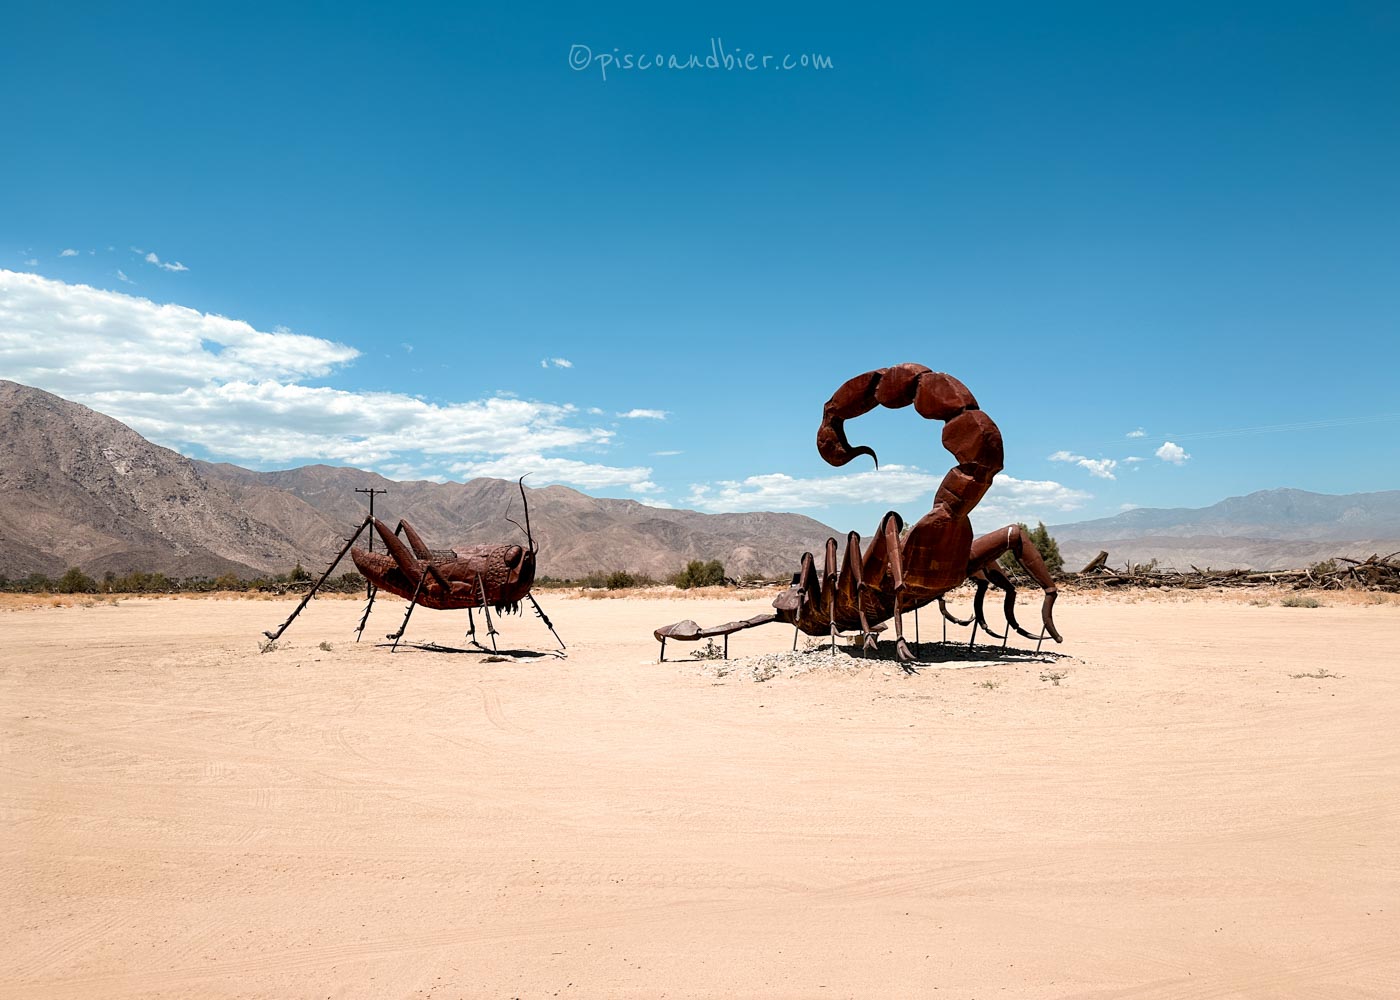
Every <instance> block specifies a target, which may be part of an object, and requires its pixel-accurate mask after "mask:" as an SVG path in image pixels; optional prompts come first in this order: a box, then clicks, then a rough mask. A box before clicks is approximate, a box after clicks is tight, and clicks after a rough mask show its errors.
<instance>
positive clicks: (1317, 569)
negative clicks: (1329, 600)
mask: <svg viewBox="0 0 1400 1000" xmlns="http://www.w3.org/2000/svg"><path fill="white" fill-rule="evenodd" d="M1308 572H1309V573H1311V574H1312V575H1313V576H1327V575H1328V574H1329V573H1335V572H1337V560H1335V559H1324V560H1322V562H1315V563H1313V564H1312V565H1311V566H1309V567H1308Z"/></svg>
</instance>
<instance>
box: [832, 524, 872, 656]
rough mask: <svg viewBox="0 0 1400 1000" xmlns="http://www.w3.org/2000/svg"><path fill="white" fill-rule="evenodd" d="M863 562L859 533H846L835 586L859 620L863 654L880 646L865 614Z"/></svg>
mask: <svg viewBox="0 0 1400 1000" xmlns="http://www.w3.org/2000/svg"><path fill="white" fill-rule="evenodd" d="M864 562H865V559H864V557H863V556H862V555H861V552H860V534H859V533H858V532H855V531H852V532H850V533H849V534H847V535H846V553H845V555H843V556H842V557H841V576H840V578H839V579H838V580H837V583H836V586H837V590H838V591H839V592H840V595H841V597H842V598H843V600H844V601H846V602H848V603H849V604H850V605H854V606H855V609H856V618H857V620H858V621H859V622H860V633H861V639H862V642H861V652H862V653H863V654H864V653H871V652H875V651H876V650H878V649H879V648H880V647H879V644H878V643H877V642H876V641H875V633H874V632H872V631H870V621H869V619H868V618H866V616H865V575H864V571H863V569H862V566H863V564H864ZM848 613H849V612H848Z"/></svg>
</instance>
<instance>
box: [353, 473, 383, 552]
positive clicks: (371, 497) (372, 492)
mask: <svg viewBox="0 0 1400 1000" xmlns="http://www.w3.org/2000/svg"><path fill="white" fill-rule="evenodd" d="M355 492H356V493H366V494H368V495H369V516H370V517H374V498H375V496H377V495H382V494H384V493H388V492H389V491H388V490H374V489H370V490H362V489H358V488H357V489H356V490H355ZM369 550H370V551H371V552H373V551H374V532H373V531H371V532H370V533H369Z"/></svg>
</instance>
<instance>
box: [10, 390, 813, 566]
mask: <svg viewBox="0 0 1400 1000" xmlns="http://www.w3.org/2000/svg"><path fill="white" fill-rule="evenodd" d="M356 487H375V488H378V489H386V490H388V491H389V492H388V494H387V495H385V496H382V497H379V498H378V499H377V501H376V505H375V512H376V513H377V514H379V516H380V517H381V519H383V520H385V521H387V522H388V523H390V524H391V525H392V524H395V523H396V522H397V520H398V519H399V518H400V517H405V518H407V519H409V520H410V521H412V522H413V523H414V526H415V527H417V528H418V529H419V531H420V532H421V533H422V534H423V536H424V537H425V538H426V539H427V540H428V542H429V544H431V545H433V546H434V547H452V546H457V545H461V544H467V543H472V542H490V541H507V540H513V539H516V538H518V537H519V532H518V531H517V529H516V528H515V527H513V526H512V525H511V524H509V523H508V522H507V521H506V520H505V518H506V516H507V515H508V514H509V515H511V516H513V517H515V519H516V520H517V521H522V522H523V520H524V519H523V517H522V516H521V504H520V494H519V491H518V490H517V488H516V485H515V484H514V483H510V482H505V481H502V480H499V479H475V480H472V481H471V482H468V483H430V482H407V483H396V482H394V481H392V480H389V479H385V478H384V477H382V476H379V475H376V474H375V473H372V472H365V471H362V470H359V469H351V468H334V467H331V466H325V465H312V466H306V467H304V468H299V469H290V470H287V471H283V472H253V471H250V470H248V469H243V468H240V467H238V466H235V465H227V464H213V463H209V462H200V461H195V460H191V459H189V458H186V457H185V456H183V455H180V454H178V453H176V452H174V451H171V450H170V449H168V448H162V447H159V446H158V445H154V444H152V443H151V442H149V441H147V440H146V439H145V438H143V437H141V436H140V435H139V434H137V433H136V432H135V431H133V430H132V429H131V428H129V427H127V426H125V425H124V424H121V423H119V422H118V421H116V420H113V419H112V418H110V417H107V416H104V415H103V414H100V413H97V412H96V411H94V410H90V409H88V408H87V407H85V406H81V405H79V404H77V403H73V402H70V401H68V400H65V399H62V398H60V397H58V396H54V395H52V394H50V393H47V392H43V391H42V390H39V389H33V388H30V387H28V386H23V385H19V384H17V383H14V382H5V381H0V574H4V575H7V576H11V577H17V576H23V575H25V574H27V573H30V572H41V573H46V574H50V575H53V574H57V573H61V572H62V571H63V570H64V569H65V568H66V567H68V566H80V567H81V568H82V569H84V570H85V571H87V572H88V573H92V574H101V573H103V572H105V571H107V570H112V571H114V572H118V573H124V572H128V571H130V570H148V571H160V572H165V573H167V574H170V575H179V576H193V575H210V576H213V575H217V574H220V573H224V572H234V573H240V574H244V575H248V574H252V573H261V572H285V571H286V570H288V569H290V568H291V567H292V566H293V565H295V564H296V563H297V562H301V563H302V564H303V565H304V566H306V567H307V568H308V569H311V570H312V571H316V570H319V569H321V568H322V567H323V566H324V565H325V563H326V562H327V561H329V559H330V557H331V556H333V555H334V554H335V552H336V551H337V550H338V548H339V544H340V542H339V539H340V537H341V536H343V534H344V533H345V532H346V531H348V530H350V529H351V528H352V527H353V526H354V525H355V524H357V523H358V522H359V521H360V520H361V518H363V516H364V513H365V510H366V508H365V503H364V499H363V497H361V496H360V495H357V494H356V493H355V492H354V490H355V488H356ZM526 492H527V494H528V496H529V498H530V520H531V527H532V529H533V531H534V534H535V537H536V540H537V541H539V542H540V544H541V547H542V549H541V552H540V572H541V573H542V574H549V575H552V576H557V577H571V576H580V575H583V574H586V573H589V572H593V571H596V570H612V569H627V570H633V571H642V572H646V573H650V574H652V575H654V576H662V575H665V574H669V573H672V572H674V571H675V570H677V569H679V568H680V567H681V566H682V565H684V563H685V562H686V561H687V560H690V559H719V560H720V561H721V562H723V563H724V565H725V569H726V570H727V571H728V572H730V573H731V574H735V575H738V574H743V573H749V572H758V573H763V574H765V575H770V576H773V577H780V576H785V575H787V574H788V573H790V572H791V571H792V570H793V569H795V568H796V567H797V565H798V562H799V559H800V557H801V554H802V552H803V551H804V550H808V549H810V550H812V551H820V547H821V545H822V543H823V542H824V541H825V539H826V537H827V536H828V535H831V534H835V532H834V531H833V530H832V529H830V528H828V527H827V526H826V525H824V524H822V523H820V522H818V521H814V520H812V519H811V518H809V517H802V516H800V515H797V514H766V513H759V514H701V513H697V512H695V511H683V510H661V509H658V508H654V507H647V506H645V505H643V504H640V503H637V502H636V501H633V500H608V499H600V498H595V497H590V496H587V495H586V494H583V493H579V492H578V491H577V490H571V489H568V488H567V487H563V486H548V487H545V488H543V489H538V490H535V489H529V488H528V487H527V490H526ZM350 568H351V566H350V565H349V564H348V563H347V564H346V565H345V566H344V569H346V570H349V569H350Z"/></svg>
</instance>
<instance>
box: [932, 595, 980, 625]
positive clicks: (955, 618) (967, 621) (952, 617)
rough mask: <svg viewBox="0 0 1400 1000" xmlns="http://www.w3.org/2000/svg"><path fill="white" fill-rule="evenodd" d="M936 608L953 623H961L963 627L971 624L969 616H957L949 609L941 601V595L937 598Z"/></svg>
mask: <svg viewBox="0 0 1400 1000" xmlns="http://www.w3.org/2000/svg"><path fill="white" fill-rule="evenodd" d="M938 610H939V612H940V613H941V614H942V615H943V617H944V618H946V619H947V620H948V621H950V622H952V623H953V624H954V625H961V626H962V627H963V628H967V626H969V625H971V624H972V619H971V618H965V619H964V618H959V617H958V616H957V615H955V614H953V613H952V612H951V611H949V610H948V605H946V604H944V603H943V598H941V597H940V598H939V599H938Z"/></svg>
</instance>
